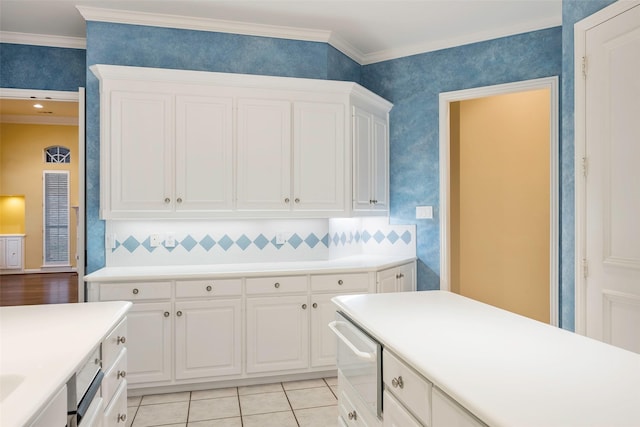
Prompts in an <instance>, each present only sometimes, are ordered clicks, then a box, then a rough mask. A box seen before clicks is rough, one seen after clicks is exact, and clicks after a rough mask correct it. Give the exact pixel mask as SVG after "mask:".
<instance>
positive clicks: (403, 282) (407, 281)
mask: <svg viewBox="0 0 640 427" xmlns="http://www.w3.org/2000/svg"><path fill="white" fill-rule="evenodd" d="M397 269H398V281H399V284H398V291H400V292H411V291H415V290H416V263H415V262H411V263H409V264H405V265H401V266H399V267H398V268H397Z"/></svg>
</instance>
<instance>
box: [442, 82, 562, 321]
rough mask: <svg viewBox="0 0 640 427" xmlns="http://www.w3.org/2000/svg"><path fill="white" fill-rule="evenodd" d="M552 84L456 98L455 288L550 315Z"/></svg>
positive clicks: (453, 184) (522, 311) (545, 316)
mask: <svg viewBox="0 0 640 427" xmlns="http://www.w3.org/2000/svg"><path fill="white" fill-rule="evenodd" d="M549 97H550V93H549V91H548V90H546V89H544V90H535V91H527V92H520V93H514V94H506V95H498V96H491V97H486V98H479V99H473V100H467V101H460V102H457V103H452V105H451V177H450V179H451V223H452V228H451V245H452V250H451V270H452V271H451V289H452V291H454V292H457V293H460V294H461V295H465V296H468V297H470V298H473V299H476V300H479V301H483V302H486V303H488V304H491V305H494V306H497V307H500V308H504V309H506V310H509V311H512V312H515V313H519V314H522V315H524V316H528V317H531V318H533V319H537V320H540V321H543V322H547V323H548V322H549V313H550V310H549V292H550V291H549V274H550V270H549V268H550V267H549V256H550V252H549V251H550V249H549V248H550V242H549V236H550V234H549V233H550V211H549V209H550V189H549V188H550V182H549V180H550V170H549V167H550V157H549V147H550V140H549V133H550V124H549V105H550V99H549Z"/></svg>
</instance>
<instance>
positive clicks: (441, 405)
mask: <svg viewBox="0 0 640 427" xmlns="http://www.w3.org/2000/svg"><path fill="white" fill-rule="evenodd" d="M448 426H456V427H483V426H485V424H484V423H483V422H482V421H480V420H478V419H477V418H476V417H474V416H473V415H471V414H470V413H469V412H467V410H466V409H464V408H463V407H462V406H460V405H459V404H458V403H457V402H455V401H453V400H451V399H449V397H447V396H446V395H445V394H444V393H443V392H441V391H440V390H438V389H437V388H435V389H434V390H433V427H448Z"/></svg>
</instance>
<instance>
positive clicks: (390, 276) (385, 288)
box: [377, 267, 399, 293]
mask: <svg viewBox="0 0 640 427" xmlns="http://www.w3.org/2000/svg"><path fill="white" fill-rule="evenodd" d="M377 274H378V280H377V282H378V287H377V288H378V289H377V291H378V293H383V292H398V290H399V289H398V269H397V268H395V267H394V268H389V269H387V270H382V271H379V272H378V273H377Z"/></svg>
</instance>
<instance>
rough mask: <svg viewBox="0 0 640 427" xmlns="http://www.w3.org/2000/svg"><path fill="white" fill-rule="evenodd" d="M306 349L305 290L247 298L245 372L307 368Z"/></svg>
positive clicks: (307, 317) (307, 326)
mask: <svg viewBox="0 0 640 427" xmlns="http://www.w3.org/2000/svg"><path fill="white" fill-rule="evenodd" d="M308 352H309V310H308V297H307V295H306V294H304V295H290V296H277V297H256V298H247V373H254V372H269V371H282V370H291V369H302V368H306V367H307V366H308V357H309V353H308Z"/></svg>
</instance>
